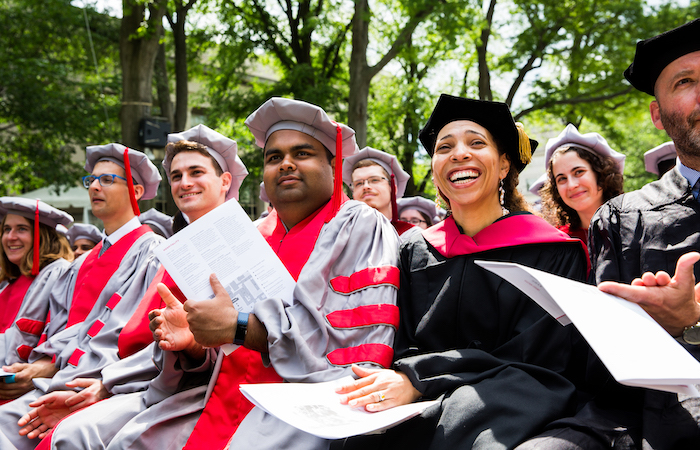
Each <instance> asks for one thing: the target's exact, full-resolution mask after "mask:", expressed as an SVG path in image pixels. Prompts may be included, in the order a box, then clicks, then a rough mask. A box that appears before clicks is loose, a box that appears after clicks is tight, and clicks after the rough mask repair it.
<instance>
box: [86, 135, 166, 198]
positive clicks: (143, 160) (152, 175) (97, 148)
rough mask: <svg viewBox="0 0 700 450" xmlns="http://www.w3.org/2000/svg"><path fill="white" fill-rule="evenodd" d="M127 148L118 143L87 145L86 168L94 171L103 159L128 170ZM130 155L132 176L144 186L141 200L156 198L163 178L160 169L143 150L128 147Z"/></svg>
mask: <svg viewBox="0 0 700 450" xmlns="http://www.w3.org/2000/svg"><path fill="white" fill-rule="evenodd" d="M125 150H127V147H125V146H123V145H121V144H116V143H112V144H107V145H92V146H90V147H87V149H86V158H85V159H86V160H85V170H87V171H88V172H90V173H92V170H93V169H94V168H95V164H97V163H98V162H102V161H111V162H113V163H115V164H117V165H118V166H119V167H121V168H122V169H124V170H126V167H125V165H124V151H125ZM128 155H129V167H130V168H131V176H132V178H133V179H134V180H135V181H136V183H137V184H140V185H141V186H143V188H144V193H143V196H142V197H141V200H149V199H152V198H154V197H155V196H156V194H157V193H158V184H160V180H161V177H160V173H159V172H158V169H157V168H156V166H155V165H153V163H152V162H151V160H149V159H148V156H146V154H145V153H143V152H140V151H138V150H134V149H133V148H130V149H128ZM127 182H129V180H127Z"/></svg>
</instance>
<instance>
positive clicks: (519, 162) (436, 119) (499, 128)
mask: <svg viewBox="0 0 700 450" xmlns="http://www.w3.org/2000/svg"><path fill="white" fill-rule="evenodd" d="M457 120H471V121H472V122H475V123H478V124H479V125H481V126H482V127H484V128H486V129H487V130H488V131H489V133H491V135H492V136H493V137H494V139H495V140H496V141H497V142H498V144H499V145H500V146H503V148H499V150H500V151H504V152H505V153H506V154H507V155H508V157H509V158H510V161H511V164H514V165H515V168H516V169H517V170H518V172H521V171H522V170H523V169H524V168H525V166H527V165H528V163H529V162H530V160H531V158H532V154H533V153H534V152H535V149H536V148H537V141H535V140H533V139H530V138H528V137H527V134H525V131H524V130H523V128H522V124H520V123H518V124H516V123H515V121H514V120H513V115H512V114H511V113H510V109H509V108H508V105H506V104H505V103H499V102H489V101H484V100H474V99H469V98H462V97H454V96H452V95H447V94H442V95H440V98H439V99H438V102H437V104H436V105H435V109H434V110H433V112H432V114H431V115H430V118H429V119H428V123H426V124H425V127H423V129H422V130H421V131H420V134H419V135H418V139H420V141H421V143H422V144H423V147H425V149H426V150H427V152H428V154H429V155H430V156H432V155H433V151H434V150H435V141H436V140H437V135H438V133H439V132H440V130H442V128H443V127H444V126H445V125H447V124H448V123H450V122H454V121H457Z"/></svg>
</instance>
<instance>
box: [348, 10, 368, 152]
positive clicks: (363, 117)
mask: <svg viewBox="0 0 700 450" xmlns="http://www.w3.org/2000/svg"><path fill="white" fill-rule="evenodd" d="M370 16H371V12H370V10H369V4H368V2H367V0H355V15H354V16H353V19H352V52H351V54H350V68H349V70H350V86H349V87H350V99H349V101H348V125H349V126H350V128H352V129H354V130H355V139H357V145H359V146H360V148H362V147H364V146H366V145H367V103H368V99H369V86H370V83H371V82H372V78H370V77H368V76H366V75H365V72H366V71H367V46H368V45H369V20H370Z"/></svg>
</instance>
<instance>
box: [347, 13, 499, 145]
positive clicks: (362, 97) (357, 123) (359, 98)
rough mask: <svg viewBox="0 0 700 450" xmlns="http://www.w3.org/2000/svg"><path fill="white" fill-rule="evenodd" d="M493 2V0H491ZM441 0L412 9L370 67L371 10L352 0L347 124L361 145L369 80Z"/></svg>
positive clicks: (404, 43)
mask: <svg viewBox="0 0 700 450" xmlns="http://www.w3.org/2000/svg"><path fill="white" fill-rule="evenodd" d="M494 1H495V0H494ZM440 3H444V0H436V1H432V2H427V3H426V4H425V5H424V7H423V9H420V10H418V11H416V12H415V14H414V15H413V16H412V17H411V18H410V19H409V20H408V22H407V23H406V25H404V27H403V29H402V30H401V31H400V32H399V34H398V36H397V37H396V40H395V41H394V42H393V43H392V44H391V48H390V49H389V50H388V51H387V52H386V54H385V55H384V56H382V58H381V59H380V60H379V62H378V63H377V64H375V65H373V66H371V67H370V66H369V65H368V64H367V47H368V45H369V21H370V18H371V11H370V10H369V4H368V1H367V0H355V15H354V16H353V18H352V52H351V53H350V69H349V71H350V99H349V101H348V125H350V127H352V128H353V129H354V130H355V136H356V139H357V144H358V145H359V146H360V148H362V147H364V146H365V145H367V104H368V102H369V87H370V84H371V83H372V79H373V78H374V76H375V75H376V74H378V73H379V71H381V70H382V69H383V68H384V67H385V66H386V65H387V64H388V63H389V61H391V60H392V59H394V58H395V57H396V55H398V53H399V51H400V50H401V48H402V47H403V46H404V45H406V44H407V43H408V42H409V41H410V40H411V37H412V35H413V31H414V30H415V29H416V27H417V26H418V25H419V24H420V23H421V22H422V21H423V20H425V18H427V17H428V16H429V15H430V14H431V13H432V12H433V10H434V9H435V7H436V6H437V5H438V4H440Z"/></svg>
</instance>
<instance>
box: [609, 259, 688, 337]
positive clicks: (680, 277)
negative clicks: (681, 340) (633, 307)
mask: <svg viewBox="0 0 700 450" xmlns="http://www.w3.org/2000/svg"><path fill="white" fill-rule="evenodd" d="M698 260H700V253H697V252H691V253H686V254H685V255H683V256H681V257H680V258H679V259H678V262H677V263H676V273H675V275H674V276H673V278H671V276H670V275H669V274H668V273H666V272H663V271H661V272H657V273H656V274H653V273H651V272H647V273H645V274H643V275H642V277H641V278H636V279H634V280H632V284H631V285H626V284H621V283H614V282H612V281H604V282H603V283H600V285H598V289H600V290H601V291H603V292H607V293H608V294H612V295H616V296H618V297H622V298H624V299H625V300H628V301H630V302H634V303H637V304H639V306H641V307H642V308H644V310H645V311H646V312H647V313H649V315H650V316H651V317H653V318H654V320H656V321H657V322H658V323H659V325H661V326H662V327H663V328H664V329H665V330H666V331H668V332H669V333H670V334H671V336H679V335H680V334H681V333H682V332H683V329H684V328H685V327H687V326H690V325H694V324H695V323H697V322H698V320H700V302H698V300H699V299H700V284H698V285H696V284H695V275H694V273H693V266H694V265H695V263H696V262H697V261H698Z"/></svg>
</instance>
